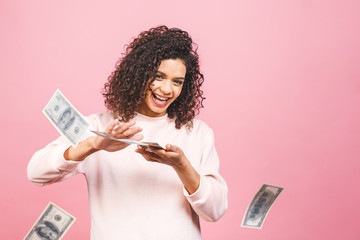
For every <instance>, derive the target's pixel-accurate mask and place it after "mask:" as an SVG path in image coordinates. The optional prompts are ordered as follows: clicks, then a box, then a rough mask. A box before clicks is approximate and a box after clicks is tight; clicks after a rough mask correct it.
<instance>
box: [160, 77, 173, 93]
mask: <svg viewBox="0 0 360 240" xmlns="http://www.w3.org/2000/svg"><path fill="white" fill-rule="evenodd" d="M160 90H161V93H162V94H164V95H170V94H171V81H170V80H165V81H162V82H161V86H160Z"/></svg>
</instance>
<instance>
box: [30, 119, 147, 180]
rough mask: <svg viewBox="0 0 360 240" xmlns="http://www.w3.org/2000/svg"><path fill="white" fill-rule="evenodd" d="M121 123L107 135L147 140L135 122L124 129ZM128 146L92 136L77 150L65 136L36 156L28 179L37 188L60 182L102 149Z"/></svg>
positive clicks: (107, 129) (108, 149)
mask: <svg viewBox="0 0 360 240" xmlns="http://www.w3.org/2000/svg"><path fill="white" fill-rule="evenodd" d="M118 124H119V121H118V120H115V121H113V122H112V123H111V124H110V125H109V126H108V127H107V128H106V130H105V132H106V133H108V134H110V135H112V136H113V137H116V138H132V139H134V140H141V139H142V138H143V136H142V135H141V134H138V133H139V132H141V131H142V129H141V128H139V127H134V125H135V122H134V121H132V122H129V123H124V124H123V125H121V126H119V125H118ZM128 145H129V144H126V143H122V142H118V141H113V140H110V139H107V138H103V137H100V136H96V137H95V136H90V137H88V138H86V139H85V140H83V141H81V142H79V143H78V145H77V146H76V147H73V146H70V144H69V143H68V142H67V141H66V139H65V138H64V137H59V138H58V139H57V140H55V141H54V142H52V143H50V144H49V145H47V146H46V147H45V148H43V149H41V150H39V151H37V152H36V153H35V154H34V155H33V156H32V158H31V160H30V162H29V164H28V168H27V174H28V178H29V180H30V181H31V182H33V183H34V184H37V185H46V184H50V183H54V182H58V181H61V180H63V179H66V178H68V177H70V176H72V175H74V174H76V173H77V172H79V169H78V165H79V164H80V163H81V162H82V160H84V159H85V158H86V157H88V156H89V155H91V154H93V153H94V152H97V151H99V150H105V151H109V152H114V151H119V150H121V149H123V148H126V147H127V146H128Z"/></svg>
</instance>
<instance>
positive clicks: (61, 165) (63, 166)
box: [53, 144, 81, 172]
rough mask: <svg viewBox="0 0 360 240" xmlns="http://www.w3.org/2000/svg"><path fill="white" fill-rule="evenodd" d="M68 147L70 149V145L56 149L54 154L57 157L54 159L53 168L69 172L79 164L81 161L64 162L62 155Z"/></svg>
mask: <svg viewBox="0 0 360 240" xmlns="http://www.w3.org/2000/svg"><path fill="white" fill-rule="evenodd" d="M69 147H71V145H70V144H69V145H68V144H66V145H64V146H61V147H59V148H57V149H56V152H55V153H54V154H55V156H58V157H57V158H56V161H54V166H53V167H54V168H55V169H57V170H61V171H67V172H71V171H73V170H74V169H75V168H76V166H77V165H78V164H79V163H81V161H71V160H65V158H64V153H65V151H66V150H67V149H68V148H69Z"/></svg>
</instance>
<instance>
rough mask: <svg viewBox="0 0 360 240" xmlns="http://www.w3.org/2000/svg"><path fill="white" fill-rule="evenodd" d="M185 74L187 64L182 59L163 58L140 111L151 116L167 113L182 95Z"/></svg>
mask: <svg viewBox="0 0 360 240" xmlns="http://www.w3.org/2000/svg"><path fill="white" fill-rule="evenodd" d="M185 75H186V66H185V64H184V62H183V61H182V60H181V59H165V60H162V61H161V63H160V66H159V68H158V69H157V71H156V74H155V76H156V77H155V80H154V81H153V82H152V83H151V85H150V90H149V89H148V90H147V91H146V97H145V99H144V102H143V103H142V105H141V106H140V109H139V112H140V113H141V114H143V115H146V116H149V117H160V116H163V115H165V114H166V110H167V108H168V107H169V106H170V104H171V103H172V102H174V101H175V100H176V98H177V97H178V96H179V95H180V93H181V90H182V87H183V84H184V81H185ZM149 81H150V80H149Z"/></svg>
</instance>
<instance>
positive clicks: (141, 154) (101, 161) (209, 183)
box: [28, 26, 227, 240]
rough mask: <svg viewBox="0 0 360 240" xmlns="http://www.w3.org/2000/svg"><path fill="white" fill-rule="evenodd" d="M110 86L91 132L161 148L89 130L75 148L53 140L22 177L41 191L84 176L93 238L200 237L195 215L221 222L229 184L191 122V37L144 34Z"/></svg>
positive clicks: (196, 79) (206, 135)
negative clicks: (132, 143)
mask: <svg viewBox="0 0 360 240" xmlns="http://www.w3.org/2000/svg"><path fill="white" fill-rule="evenodd" d="M108 80H109V81H108V82H107V83H106V84H105V91H104V97H105V104H106V106H107V108H108V109H109V112H106V113H98V114H94V115H91V116H89V121H90V123H91V128H90V129H91V130H101V131H105V132H106V133H108V134H110V135H112V136H113V137H116V138H119V139H134V140H137V141H140V140H143V141H150V142H158V143H160V144H162V145H163V146H165V149H158V148H153V147H148V148H147V149H142V148H137V147H136V146H135V145H129V144H126V143H122V142H118V141H113V140H110V139H107V138H103V137H101V136H95V135H94V134H91V132H88V133H87V134H86V136H85V137H84V139H83V141H81V142H80V143H79V144H78V145H77V146H76V148H75V147H73V146H70V144H69V143H68V142H67V141H66V140H65V139H64V138H63V137H59V138H58V139H57V140H56V141H54V142H52V143H50V144H49V145H48V146H46V147H45V148H44V149H42V150H40V151H38V152H36V153H35V154H34V156H33V157H32V159H31V160H30V162H29V165H28V177H29V179H30V180H31V181H32V182H34V183H36V184H39V185H46V184H50V183H53V182H58V181H61V180H63V179H66V178H68V177H70V176H72V175H74V174H76V173H82V174H84V175H85V177H86V180H87V184H88V190H89V200H90V210H91V239H98V240H103V239H105V240H106V239H127V240H129V239H139V240H140V239H141V240H144V239H156V240H159V239H164V240H165V239H166V240H169V239H175V240H177V239H179V240H180V239H184V240H185V239H186V240H188V239H189V240H198V239H201V234H200V224H199V216H200V217H202V218H203V219H205V220H206V221H216V220H218V219H219V218H220V217H221V216H223V214H224V213H225V211H226V209H227V186H226V183H225V181H224V180H223V178H222V177H221V176H220V174H219V159H218V156H217V153H216V150H215V147H214V136H213V132H212V130H211V129H210V128H209V127H208V126H207V125H206V124H205V123H204V122H202V121H200V120H196V119H194V117H195V115H196V114H197V113H198V111H199V109H200V108H201V107H202V101H203V99H204V97H203V96H202V94H203V93H202V91H201V90H200V87H201V85H202V82H203V75H202V74H201V73H200V71H199V60H198V54H197V52H196V49H194V48H193V43H192V40H191V37H190V36H189V35H188V33H187V32H184V31H182V30H180V29H176V28H172V29H168V28H167V27H166V26H160V27H157V28H152V29H150V30H149V31H145V32H142V33H141V34H140V35H139V36H138V37H137V38H135V39H134V41H133V42H132V43H131V44H130V45H129V46H127V49H126V53H125V55H124V57H123V58H122V59H120V60H119V62H118V64H117V66H116V69H115V71H114V72H113V73H112V74H111V76H110V77H109V79H108ZM164 144H166V145H164Z"/></svg>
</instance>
